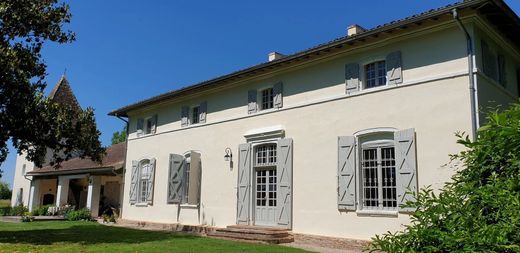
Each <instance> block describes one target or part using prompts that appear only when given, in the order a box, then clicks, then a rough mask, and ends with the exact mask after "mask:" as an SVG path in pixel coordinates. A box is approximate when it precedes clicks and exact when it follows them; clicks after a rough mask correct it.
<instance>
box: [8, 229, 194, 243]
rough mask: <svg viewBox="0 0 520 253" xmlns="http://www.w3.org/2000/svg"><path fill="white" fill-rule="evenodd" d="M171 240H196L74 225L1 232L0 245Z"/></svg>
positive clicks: (191, 237) (174, 235)
mask: <svg viewBox="0 0 520 253" xmlns="http://www.w3.org/2000/svg"><path fill="white" fill-rule="evenodd" d="M173 238H175V239H181V240H186V239H195V238H197V236H193V235H186V234H178V233H169V232H158V231H143V230H134V229H127V228H119V227H109V226H97V225H90V224H88V225H87V224H86V225H74V226H71V227H66V228H57V229H52V228H49V229H34V230H18V231H0V243H24V244H33V245H50V244H53V243H60V242H70V243H79V244H83V245H89V244H99V243H143V242H152V241H163V240H168V239H173Z"/></svg>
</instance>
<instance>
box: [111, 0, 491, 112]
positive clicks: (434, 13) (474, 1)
mask: <svg viewBox="0 0 520 253" xmlns="http://www.w3.org/2000/svg"><path fill="white" fill-rule="evenodd" d="M490 1H493V2H495V1H497V0H465V1H462V2H458V3H454V4H449V5H446V6H443V7H440V8H436V9H431V10H428V11H425V12H422V13H420V14H415V15H412V16H409V17H406V18H403V19H398V20H394V21H391V22H388V23H385V24H382V25H378V26H376V27H374V28H372V29H368V30H366V31H364V32H361V33H358V34H357V35H355V36H342V37H339V38H337V39H334V40H332V41H329V42H326V43H322V44H319V45H317V46H315V47H311V48H308V49H305V50H303V51H300V52H296V53H294V54H291V55H288V56H285V57H283V58H281V59H278V60H274V61H271V62H264V63H260V64H258V65H254V66H251V67H248V68H244V69H241V70H238V71H234V72H232V73H229V74H226V75H222V76H219V77H216V78H214V79H210V80H206V81H202V82H199V83H197V84H194V85H190V86H186V87H183V88H180V89H177V90H172V91H169V92H166V93H163V94H160V95H157V96H153V97H151V98H148V99H145V100H141V101H138V102H136V103H134V104H130V105H127V106H124V107H121V108H119V109H116V110H113V111H111V112H109V113H108V115H110V116H122V117H126V116H128V114H127V113H128V111H131V110H135V109H138V108H141V107H144V106H149V105H152V104H155V103H158V102H160V101H163V100H166V99H170V98H173V97H175V96H177V95H180V94H183V93H186V92H189V91H192V90H196V89H199V88H201V87H208V86H210V85H215V84H217V83H219V82H222V81H226V80H229V79H231V78H234V77H239V76H241V75H245V74H248V73H251V72H254V71H256V70H259V69H263V68H272V67H275V66H276V65H281V64H283V63H287V62H290V61H292V60H295V59H298V58H300V57H306V56H309V55H312V54H314V53H317V52H319V51H322V50H327V49H330V48H334V47H337V46H340V45H343V44H347V43H351V42H354V41H356V40H363V39H366V38H368V37H370V36H373V35H375V34H379V33H381V32H387V31H391V30H395V29H398V28H403V27H405V26H406V25H409V24H413V23H417V22H419V21H425V20H429V19H432V18H435V17H438V16H441V15H444V14H451V10H452V9H453V8H468V7H472V6H478V5H480V4H482V3H485V2H490ZM499 1H501V0H499Z"/></svg>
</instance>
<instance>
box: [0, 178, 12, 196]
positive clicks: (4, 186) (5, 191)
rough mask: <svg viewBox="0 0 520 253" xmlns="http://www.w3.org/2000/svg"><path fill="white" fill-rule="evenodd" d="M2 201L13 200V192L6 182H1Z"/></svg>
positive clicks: (0, 193) (0, 194)
mask: <svg viewBox="0 0 520 253" xmlns="http://www.w3.org/2000/svg"><path fill="white" fill-rule="evenodd" d="M0 199H11V190H10V189H9V185H8V184H7V183H6V182H0Z"/></svg>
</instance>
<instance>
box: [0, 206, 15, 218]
mask: <svg viewBox="0 0 520 253" xmlns="http://www.w3.org/2000/svg"><path fill="white" fill-rule="evenodd" d="M12 209H13V208H11V207H10V206H6V207H0V216H9V215H11V211H12Z"/></svg>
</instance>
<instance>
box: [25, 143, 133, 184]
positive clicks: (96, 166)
mask: <svg viewBox="0 0 520 253" xmlns="http://www.w3.org/2000/svg"><path fill="white" fill-rule="evenodd" d="M125 153H126V143H119V144H115V145H112V146H110V147H108V148H107V151H106V154H105V156H104V157H103V160H102V161H101V163H98V162H94V161H92V160H90V159H89V158H84V159H81V158H73V159H70V160H68V161H64V162H62V163H61V164H60V166H59V167H55V166H51V165H48V166H44V167H42V168H35V169H34V170H33V171H30V172H27V174H26V175H27V176H52V175H74V174H84V173H90V174H109V175H113V174H115V173H117V172H116V171H118V170H120V169H122V168H123V165H124V160H125Z"/></svg>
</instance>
